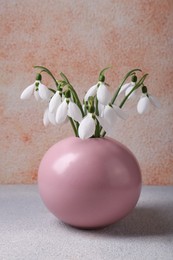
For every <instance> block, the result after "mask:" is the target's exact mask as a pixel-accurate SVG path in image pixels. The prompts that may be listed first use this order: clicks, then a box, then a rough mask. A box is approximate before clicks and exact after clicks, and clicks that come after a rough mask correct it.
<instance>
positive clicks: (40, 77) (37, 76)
mask: <svg viewBox="0 0 173 260" xmlns="http://www.w3.org/2000/svg"><path fill="white" fill-rule="evenodd" d="M35 79H36V80H39V81H41V80H42V76H41V74H40V73H38V74H37V75H36V77H35Z"/></svg>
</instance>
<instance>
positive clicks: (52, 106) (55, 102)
mask: <svg viewBox="0 0 173 260" xmlns="http://www.w3.org/2000/svg"><path fill="white" fill-rule="evenodd" d="M61 101H62V97H61V92H60V91H59V90H58V91H57V92H56V93H55V94H54V95H53V97H52V98H51V100H50V102H49V111H50V112H51V113H52V112H55V111H56V110H57V108H58V107H59V105H60V104H61Z"/></svg>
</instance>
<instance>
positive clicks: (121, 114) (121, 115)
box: [113, 105, 128, 119]
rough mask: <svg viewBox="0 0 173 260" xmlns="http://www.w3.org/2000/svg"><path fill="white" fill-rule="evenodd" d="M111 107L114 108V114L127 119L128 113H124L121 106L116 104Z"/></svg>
mask: <svg viewBox="0 0 173 260" xmlns="http://www.w3.org/2000/svg"><path fill="white" fill-rule="evenodd" d="M113 109H114V110H115V112H116V114H117V115H118V116H119V117H121V118H122V119H127V118H128V115H127V113H125V112H124V111H123V110H122V109H121V108H119V107H118V106H116V105H113Z"/></svg>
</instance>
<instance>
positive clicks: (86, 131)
mask: <svg viewBox="0 0 173 260" xmlns="http://www.w3.org/2000/svg"><path fill="white" fill-rule="evenodd" d="M95 127H96V122H95V120H94V119H93V117H92V114H91V113H88V114H87V115H86V116H85V117H84V118H83V119H82V121H81V123H80V125H79V129H78V134H79V137H80V138H81V139H87V138H89V137H91V136H92V135H93V134H94V132H95Z"/></svg>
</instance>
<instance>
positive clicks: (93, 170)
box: [38, 137, 141, 229]
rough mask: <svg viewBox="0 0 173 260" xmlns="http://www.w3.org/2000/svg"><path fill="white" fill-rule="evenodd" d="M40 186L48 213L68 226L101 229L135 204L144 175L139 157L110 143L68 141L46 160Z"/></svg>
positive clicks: (52, 150) (40, 176)
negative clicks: (141, 171)
mask: <svg viewBox="0 0 173 260" xmlns="http://www.w3.org/2000/svg"><path fill="white" fill-rule="evenodd" d="M38 187H39V193H40V195H41V198H42V200H43V202H44V203H45V205H46V206H47V208H48V209H49V210H50V211H51V212H52V213H53V214H54V215H55V216H56V217H57V218H58V219H60V220H62V221H63V222H64V223H67V224H70V225H72V226H75V227H78V228H85V229H90V228H99V227H104V226H106V225H109V224H112V223H114V222H116V221H117V220H119V219H121V218H123V217H125V216H126V215H127V214H128V213H129V212H130V211H131V210H132V209H133V208H134V207H135V205H136V203H137V201H138V198H139V195H140V191H141V173H140V168H139V165H138V162H137V161H136V159H135V157H134V155H133V154H132V153H131V152H130V151H129V150H128V149H127V148H126V147H125V146H124V145H122V144H121V143H119V142H117V141H115V140H113V139H111V138H89V139H87V140H82V139H80V138H77V137H69V138H67V139H64V140H62V141H60V142H58V143H57V144H55V145H53V146H52V147H51V148H50V149H49V150H48V151H47V152H46V154H45V155H44V157H43V159H42V161H41V163H40V167H39V172H38Z"/></svg>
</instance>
